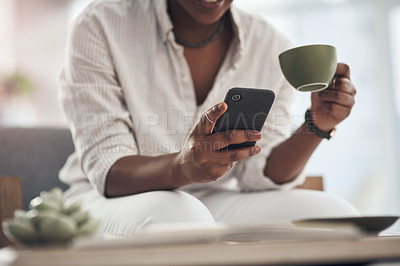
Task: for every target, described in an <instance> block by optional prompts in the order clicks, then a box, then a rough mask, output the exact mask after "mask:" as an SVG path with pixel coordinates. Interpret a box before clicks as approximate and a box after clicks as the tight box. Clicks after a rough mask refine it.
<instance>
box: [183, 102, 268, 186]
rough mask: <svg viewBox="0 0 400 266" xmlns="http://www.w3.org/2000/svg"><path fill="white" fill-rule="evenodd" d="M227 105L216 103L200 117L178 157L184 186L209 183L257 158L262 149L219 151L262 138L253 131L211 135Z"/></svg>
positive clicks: (258, 147)
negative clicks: (251, 157)
mask: <svg viewBox="0 0 400 266" xmlns="http://www.w3.org/2000/svg"><path fill="white" fill-rule="evenodd" d="M227 108H228V107H227V105H226V103H219V104H217V105H215V106H214V107H212V108H211V109H209V110H208V111H207V112H206V113H205V114H203V115H202V117H201V119H200V121H199V122H198V123H197V124H196V125H195V126H194V128H193V129H192V131H191V132H190V134H189V136H188V138H187V139H186V142H185V145H184V148H183V149H182V151H181V152H180V153H179V154H177V157H176V161H175V163H176V166H177V169H178V172H177V173H175V174H176V175H178V176H181V177H183V184H182V186H183V185H189V184H195V183H208V182H211V181H215V180H217V179H218V178H219V177H221V176H222V175H224V174H225V173H226V172H227V171H229V169H231V168H232V165H233V163H234V162H236V161H239V160H243V159H246V158H248V157H250V156H253V155H256V154H258V153H259V152H260V151H261V147H260V146H259V145H256V146H254V147H245V148H239V149H235V150H223V151H220V149H222V148H224V147H226V146H228V145H230V144H239V143H243V142H246V141H257V140H260V139H261V132H259V131H253V130H227V131H223V132H218V133H215V134H212V131H213V129H214V125H215V121H217V119H218V118H219V117H220V116H221V115H222V114H223V113H225V111H226V110H227Z"/></svg>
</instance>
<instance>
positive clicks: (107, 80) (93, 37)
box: [58, 13, 138, 195]
mask: <svg viewBox="0 0 400 266" xmlns="http://www.w3.org/2000/svg"><path fill="white" fill-rule="evenodd" d="M58 83H59V87H60V92H59V100H60V102H61V106H62V108H63V110H64V112H65V114H66V117H67V120H68V123H69V126H70V129H71V133H72V136H73V140H74V145H75V152H76V153H77V155H78V161H79V165H80V167H81V169H82V172H83V173H84V174H85V175H86V176H87V178H88V179H89V182H90V183H91V184H92V185H93V187H94V188H96V189H97V190H98V191H99V193H100V194H102V195H104V190H105V181H106V176H107V173H108V171H109V169H110V168H111V166H112V165H113V164H114V163H115V162H116V161H117V160H118V159H120V158H122V157H125V156H129V155H135V154H137V153H138V149H137V146H136V143H135V138H134V132H133V130H132V129H133V124H132V119H131V117H130V114H129V112H128V110H127V107H126V104H125V101H124V94H123V91H122V88H121V87H120V85H119V82H118V77H117V75H116V72H115V68H114V64H113V60H112V56H111V53H110V49H109V47H108V42H107V38H106V37H105V34H104V32H103V30H102V26H101V20H100V19H99V18H97V17H96V16H95V15H93V14H92V15H91V14H88V13H86V14H84V15H81V17H80V18H78V19H77V20H76V21H75V22H74V24H73V26H72V28H71V31H70V33H69V38H68V42H67V54H66V62H65V65H64V66H63V69H62V72H61V74H60V76H59V79H58Z"/></svg>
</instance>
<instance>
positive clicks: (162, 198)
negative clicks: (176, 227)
mask: <svg viewBox="0 0 400 266" xmlns="http://www.w3.org/2000/svg"><path fill="white" fill-rule="evenodd" d="M144 194H147V195H144V196H145V197H144V199H143V200H144V201H146V204H145V205H146V207H145V208H147V210H148V212H149V216H151V220H152V221H151V222H153V223H163V222H165V223H172V222H206V223H209V222H214V218H213V217H212V215H211V213H210V211H209V210H208V209H207V207H206V206H205V205H204V204H203V203H202V202H201V201H199V200H198V199H197V198H195V197H193V196H192V195H190V194H188V193H185V192H182V191H153V192H148V193H144Z"/></svg>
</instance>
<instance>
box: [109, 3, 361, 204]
mask: <svg viewBox="0 0 400 266" xmlns="http://www.w3.org/2000/svg"><path fill="white" fill-rule="evenodd" d="M231 2H232V1H228V0H223V1H222V2H219V3H218V5H216V7H215V8H211V9H210V8H205V7H203V6H201V3H200V2H199V1H198V0H170V1H169V14H170V17H171V20H172V22H173V24H174V31H175V34H177V35H178V36H179V37H180V38H181V39H183V40H186V41H191V42H198V41H202V40H205V39H207V38H208V37H209V36H210V35H211V34H212V33H213V32H214V31H215V30H216V28H217V27H218V23H219V21H220V19H221V17H222V16H223V15H224V14H225V12H226V11H227V10H228V9H229V7H230V4H231ZM231 38H232V32H231V27H230V26H228V27H225V30H224V32H223V33H222V34H221V35H219V36H218V38H217V39H216V40H214V41H213V42H212V43H210V44H209V45H207V46H206V47H204V48H200V49H189V48H185V50H184V56H185V58H186V60H187V62H188V65H189V67H190V71H191V74H192V79H193V83H194V87H195V91H196V97H197V103H198V104H201V103H202V102H204V100H205V98H206V96H207V94H208V92H209V91H210V90H211V88H212V85H213V83H214V80H215V77H216V75H217V73H218V71H219V68H220V66H221V64H222V62H223V60H224V58H225V55H226V52H227V50H228V47H229V43H230V40H231ZM209 58H212V59H213V60H209ZM188 89H190V88H188ZM355 94H356V90H355V88H354V86H353V84H352V82H351V80H350V69H349V67H348V66H347V65H345V64H341V63H339V64H338V67H337V71H336V82H335V83H334V85H332V86H331V87H329V88H328V89H326V90H324V91H322V92H315V93H312V95H311V100H312V106H311V109H312V112H313V113H314V115H315V119H314V120H315V124H316V126H317V127H319V128H320V129H322V130H325V131H329V130H331V129H333V128H334V127H335V126H336V125H338V124H339V123H340V122H341V121H343V120H344V119H345V118H346V117H347V116H348V115H349V114H350V112H351V109H352V107H353V105H354V95H355ZM226 109H227V105H226V104H225V103H219V104H217V105H215V106H213V107H211V108H210V109H209V110H208V111H207V112H206V113H207V115H208V117H209V118H210V119H211V120H212V121H216V120H217V119H218V117H220V116H221V115H222V114H223V113H224V112H225V111H226ZM213 126H214V124H212V123H210V122H209V121H208V120H207V119H206V118H205V114H203V116H202V118H201V119H200V121H199V122H198V123H197V124H196V125H195V126H194V128H193V129H192V131H191V132H190V134H189V135H188V137H187V139H186V142H185V145H184V148H183V149H182V150H181V151H180V152H177V153H171V154H166V155H161V156H156V157H150V156H138V155H134V156H128V157H124V158H121V159H119V160H118V161H117V162H116V163H115V164H114V165H113V166H112V167H111V169H110V171H109V173H108V175H107V179H106V187H105V191H106V196H108V197H117V196H124V195H131V194H136V193H141V192H146V191H152V190H165V189H168V190H171V189H176V188H179V187H182V186H185V185H190V184H196V183H208V182H212V181H214V180H217V179H218V178H219V177H221V176H222V175H224V174H225V173H226V172H227V171H229V169H231V168H232V166H233V164H234V162H236V161H239V160H243V159H246V158H248V157H250V156H255V155H257V154H258V153H259V152H260V151H261V147H260V146H259V145H256V146H254V147H246V148H241V149H237V150H231V151H218V150H219V149H220V148H221V147H224V146H227V145H230V144H235V143H242V142H245V141H251V140H253V141H254V140H255V141H257V140H260V139H261V138H262V135H261V133H260V132H257V131H246V130H233V131H226V132H219V133H216V134H211V133H212V130H213ZM321 141H322V139H321V138H320V137H318V136H316V135H313V134H309V133H307V132H306V128H305V125H304V124H303V125H302V126H301V127H300V128H299V129H298V130H297V131H296V132H295V133H294V134H293V135H292V136H291V137H290V138H289V139H287V140H286V141H284V142H282V143H281V144H279V145H278V146H276V147H275V148H274V149H273V150H272V152H271V154H270V155H269V158H268V160H267V163H266V166H265V168H264V174H265V175H266V176H268V177H270V178H271V179H272V180H273V181H274V182H275V183H277V184H283V183H286V182H289V181H291V180H292V179H293V178H295V177H296V176H297V175H298V174H299V173H300V172H301V171H302V169H303V168H304V166H305V165H306V163H307V161H308V160H309V158H310V156H311V155H312V153H313V152H314V150H315V149H316V147H317V146H318V145H319V143H320V142H321ZM265 159H267V158H265Z"/></svg>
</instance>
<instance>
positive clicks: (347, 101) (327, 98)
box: [318, 89, 354, 107]
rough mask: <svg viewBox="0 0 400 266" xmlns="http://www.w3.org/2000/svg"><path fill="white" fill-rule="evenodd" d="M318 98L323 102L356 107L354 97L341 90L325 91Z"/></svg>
mask: <svg viewBox="0 0 400 266" xmlns="http://www.w3.org/2000/svg"><path fill="white" fill-rule="evenodd" d="M318 97H319V98H320V99H321V100H322V101H323V102H331V103H336V104H340V105H342V106H347V107H351V106H353V105H354V96H353V95H351V94H349V93H346V92H343V91H341V90H333V89H330V90H324V91H321V93H319V94H318Z"/></svg>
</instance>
